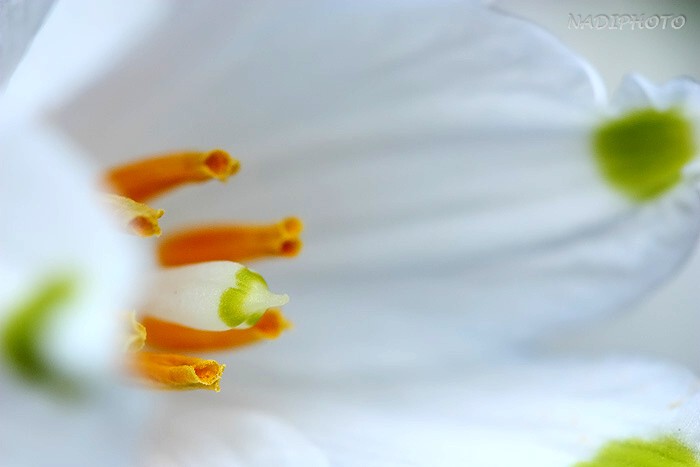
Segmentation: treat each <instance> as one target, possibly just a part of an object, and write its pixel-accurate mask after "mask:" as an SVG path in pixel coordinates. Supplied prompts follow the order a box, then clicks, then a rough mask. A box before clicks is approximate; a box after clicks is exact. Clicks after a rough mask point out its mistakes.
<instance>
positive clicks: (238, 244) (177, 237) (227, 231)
mask: <svg viewBox="0 0 700 467" xmlns="http://www.w3.org/2000/svg"><path fill="white" fill-rule="evenodd" d="M303 228H304V226H303V224H302V222H301V221H300V220H299V219H297V218H296V217H288V218H287V219H284V220H283V221H281V222H278V223H276V224H272V225H212V226H205V227H196V228H193V229H188V230H183V231H180V232H175V233H172V234H169V235H167V236H166V237H164V238H163V239H161V241H160V242H159V244H158V257H159V259H160V263H161V264H162V265H163V266H179V265H183V264H191V263H200V262H204V261H224V260H225V261H236V262H241V261H248V260H251V259H257V258H261V257H266V256H296V255H297V254H298V253H299V251H300V250H301V246H302V243H301V240H299V234H300V233H301V231H302V230H303Z"/></svg>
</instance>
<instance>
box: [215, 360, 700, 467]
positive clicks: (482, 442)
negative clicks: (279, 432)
mask: <svg viewBox="0 0 700 467" xmlns="http://www.w3.org/2000/svg"><path fill="white" fill-rule="evenodd" d="M247 373H248V371H243V372H239V374H238V375H237V380H238V382H233V384H231V385H230V386H229V390H230V391H232V393H228V394H224V393H222V394H221V395H222V396H224V397H226V398H227V399H228V400H227V401H225V402H222V403H228V404H231V403H232V401H234V400H235V401H236V403H241V404H246V405H247V406H249V407H266V408H269V409H270V410H273V411H274V412H275V413H278V414H280V415H281V416H284V417H286V418H287V419H289V420H292V421H293V423H294V424H295V425H296V426H298V427H299V428H300V429H301V431H302V432H303V433H305V434H306V435H307V436H308V437H309V438H310V439H311V440H312V441H313V442H315V443H316V444H317V445H318V446H320V448H321V449H322V450H323V451H324V452H325V453H327V455H328V457H329V460H330V461H331V463H332V465H337V466H355V465H415V466H431V467H433V466H455V465H475V466H476V465H478V466H489V467H490V466H493V467H500V466H512V465H537V466H543V467H549V466H551V467H554V466H557V467H565V466H572V465H574V464H575V463H576V462H579V461H584V460H588V459H591V458H592V457H593V456H594V455H595V453H596V452H598V451H599V449H600V448H601V447H602V446H603V445H605V444H606V443H607V442H609V441H612V440H624V439H630V438H640V439H646V440H654V439H658V438H662V437H665V436H672V437H674V438H676V439H678V440H679V441H680V442H681V443H683V444H684V445H686V446H688V447H689V448H691V449H692V450H694V451H695V452H700V427H699V426H698V423H697V417H698V416H699V415H700V413H699V412H698V410H700V395H699V393H698V391H700V382H699V381H698V380H697V378H696V377H695V376H693V375H692V374H691V373H690V372H688V371H686V370H684V369H682V368H678V367H674V366H671V365H666V364H663V363H654V362H646V361H641V360H631V359H607V360H597V361H580V360H556V361H548V362H547V361H540V362H530V363H521V364H510V365H500V366H491V367H482V368H473V369H472V370H471V371H469V372H460V371H455V368H454V367H449V366H445V367H436V368H434V369H433V370H430V371H412V372H405V373H403V374H401V373H398V372H395V373H391V374H384V375H382V374H379V373H377V374H371V373H367V374H365V375H364V377H359V376H357V375H355V376H353V377H342V376H338V375H333V376H332V377H329V376H327V375H326V376H324V375H318V377H317V378H316V379H313V378H300V379H299V380H297V381H294V380H293V379H291V378H289V379H287V384H285V387H284V388H279V387H278V388H275V384H274V380H275V378H276V377H277V376H276V375H274V374H261V372H260V371H255V372H253V371H252V370H250V374H247ZM253 373H254V375H253ZM253 378H256V379H257V380H256V381H254V380H253ZM312 392H313V397H309V394H311V393H312ZM214 405H216V402H214ZM402 462H403V463H402Z"/></svg>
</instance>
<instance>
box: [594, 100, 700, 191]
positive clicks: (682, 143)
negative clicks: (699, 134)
mask: <svg viewBox="0 0 700 467" xmlns="http://www.w3.org/2000/svg"><path fill="white" fill-rule="evenodd" d="M593 145H594V150H595V154H596V159H597V161H598V166H599V167H600V170H601V172H602V173H603V176H604V177H605V178H606V179H607V180H608V182H610V184H611V185H612V186H614V187H615V188H616V189H618V190H620V191H621V192H623V193H624V194H626V195H627V196H628V197H630V198H632V199H634V200H637V201H647V200H650V199H653V198H656V197H657V196H659V195H661V194H663V193H664V192H665V191H667V190H669V189H670V188H672V187H673V186H675V185H676V184H677V183H678V182H679V181H680V179H681V172H682V170H683V167H685V165H686V164H687V163H688V162H689V161H690V160H691V159H692V158H693V156H694V155H695V153H696V145H695V141H694V140H693V128H692V125H691V124H690V122H689V121H688V120H687V119H686V118H684V117H683V115H681V113H680V112H679V111H677V110H673V109H672V110H664V111H661V110H656V109H643V110H636V111H634V112H632V113H629V114H627V115H625V116H623V117H620V118H617V119H614V120H611V121H608V122H606V123H605V124H603V126H601V127H600V128H598V129H597V130H596V132H595V134H594V138H593Z"/></svg>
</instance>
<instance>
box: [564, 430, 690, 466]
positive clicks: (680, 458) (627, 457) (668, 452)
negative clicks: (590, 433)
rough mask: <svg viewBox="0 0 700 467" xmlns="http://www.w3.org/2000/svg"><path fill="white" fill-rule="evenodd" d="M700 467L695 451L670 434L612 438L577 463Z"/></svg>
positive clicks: (587, 464) (578, 464)
mask: <svg viewBox="0 0 700 467" xmlns="http://www.w3.org/2000/svg"><path fill="white" fill-rule="evenodd" d="M625 465H627V466H644V467H700V461H698V458H697V456H696V455H695V454H694V453H693V451H692V450H691V449H690V448H688V447H687V446H685V445H684V444H683V443H681V442H680V441H678V440H676V439H674V438H671V437H668V438H661V439H657V440H655V441H644V440H641V439H627V440H622V441H611V442H609V443H607V444H606V445H605V446H603V447H602V449H601V450H600V451H598V453H597V454H596V456H595V457H594V458H593V459H592V460H590V461H584V462H579V463H577V464H576V465H575V466H574V467H620V466H625Z"/></svg>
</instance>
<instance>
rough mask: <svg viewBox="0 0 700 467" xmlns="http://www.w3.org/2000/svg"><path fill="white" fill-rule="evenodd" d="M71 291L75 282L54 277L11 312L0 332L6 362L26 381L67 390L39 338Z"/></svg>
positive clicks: (68, 297) (0, 344)
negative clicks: (49, 360) (45, 353)
mask: <svg viewBox="0 0 700 467" xmlns="http://www.w3.org/2000/svg"><path fill="white" fill-rule="evenodd" d="M74 290H75V283H74V281H72V280H70V279H66V278H63V277H58V278H55V279H53V280H51V281H48V282H47V283H45V284H43V285H42V286H41V287H40V288H39V289H38V290H37V291H36V292H35V293H34V295H32V296H31V297H29V299H28V300H26V301H25V302H24V303H23V304H21V305H20V306H19V307H17V308H16V309H15V310H13V311H12V312H11V313H10V318H9V319H8V321H7V323H6V325H5V328H4V329H3V330H2V332H1V334H0V346H1V349H0V350H1V353H2V356H3V357H4V359H5V361H6V362H7V364H8V365H9V366H10V367H11V368H12V369H13V370H14V371H15V373H16V374H17V375H18V376H20V377H22V378H23V379H24V380H25V381H28V382H32V383H35V384H42V385H48V386H50V387H51V388H52V389H56V390H66V389H68V386H69V385H70V383H69V381H67V380H66V378H65V377H64V376H62V375H59V374H58V373H57V372H56V370H55V369H54V368H52V366H51V364H50V363H49V362H48V361H47V359H46V356H45V355H44V353H43V350H42V340H43V338H44V335H45V333H46V330H47V329H46V328H47V327H48V325H49V323H50V322H51V321H52V320H53V319H54V318H55V316H56V314H57V313H60V312H61V309H62V306H63V305H64V304H65V303H66V302H67V301H68V300H70V298H71V296H72V295H73V293H74Z"/></svg>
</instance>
